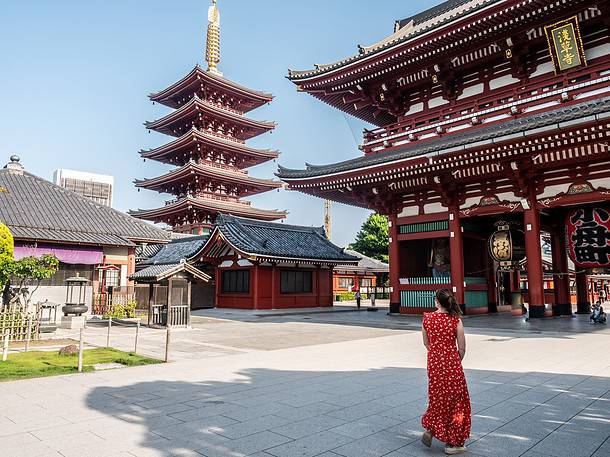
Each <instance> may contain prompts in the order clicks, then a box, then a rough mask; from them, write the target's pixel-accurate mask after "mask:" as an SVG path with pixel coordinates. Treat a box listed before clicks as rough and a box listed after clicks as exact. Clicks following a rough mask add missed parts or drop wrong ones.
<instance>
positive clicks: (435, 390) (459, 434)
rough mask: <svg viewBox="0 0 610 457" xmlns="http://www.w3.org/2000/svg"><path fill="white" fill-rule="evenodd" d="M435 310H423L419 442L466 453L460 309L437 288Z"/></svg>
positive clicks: (467, 399) (450, 296)
mask: <svg viewBox="0 0 610 457" xmlns="http://www.w3.org/2000/svg"><path fill="white" fill-rule="evenodd" d="M434 301H435V304H436V311H435V312H432V313H425V314H424V320H423V323H422V338H423V342H424V346H426V349H428V409H427V410H426V412H425V414H424V416H423V417H422V421H421V422H422V426H423V427H424V428H425V429H426V431H425V432H424V434H423V435H422V443H423V444H424V445H425V446H427V447H430V446H431V445H432V438H436V439H438V440H440V441H442V442H444V443H445V454H448V455H453V454H460V453H462V452H466V447H464V443H465V442H466V439H467V438H468V437H469V436H470V424H471V408H470V396H469V394H468V386H467V385H466V378H465V376H464V370H463V369H462V359H463V358H464V355H465V354H466V338H465V336H464V326H463V325H462V320H461V319H460V314H461V310H460V307H459V305H458V304H457V302H456V301H455V297H454V296H453V294H452V293H451V292H450V291H449V290H447V289H441V290H438V291H437V292H436V296H435V300H434Z"/></svg>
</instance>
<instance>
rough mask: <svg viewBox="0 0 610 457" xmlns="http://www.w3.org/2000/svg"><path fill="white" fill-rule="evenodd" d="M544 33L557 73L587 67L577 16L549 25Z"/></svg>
mask: <svg viewBox="0 0 610 457" xmlns="http://www.w3.org/2000/svg"><path fill="white" fill-rule="evenodd" d="M544 31H545V33H546V39H547V42H548V45H549V53H550V54H551V59H552V60H553V65H554V66H555V73H559V72H561V71H565V70H570V69H572V68H577V67H581V66H586V65H587V59H586V58H585V51H584V48H583V44H582V38H581V36H580V28H579V26H578V18H577V17H576V16H573V17H571V18H568V19H564V20H563V21H559V22H556V23H555V24H552V25H547V26H546V27H545V28H544Z"/></svg>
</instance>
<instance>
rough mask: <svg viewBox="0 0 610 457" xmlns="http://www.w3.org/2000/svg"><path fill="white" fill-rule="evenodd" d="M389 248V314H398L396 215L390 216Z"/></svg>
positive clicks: (398, 259)
mask: <svg viewBox="0 0 610 457" xmlns="http://www.w3.org/2000/svg"><path fill="white" fill-rule="evenodd" d="M389 219H390V220H389V222H390V227H389V235H390V240H389V241H390V243H389V244H390V246H389V255H390V259H389V264H390V287H391V292H390V312H391V313H398V312H400V290H399V286H400V281H399V278H400V258H399V256H400V249H399V244H398V217H397V216H396V214H392V215H390V218H389Z"/></svg>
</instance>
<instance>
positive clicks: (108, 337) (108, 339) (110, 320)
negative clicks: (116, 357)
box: [106, 316, 112, 348]
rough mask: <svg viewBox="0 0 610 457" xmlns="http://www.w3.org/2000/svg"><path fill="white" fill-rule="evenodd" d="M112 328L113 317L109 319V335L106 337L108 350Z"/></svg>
mask: <svg viewBox="0 0 610 457" xmlns="http://www.w3.org/2000/svg"><path fill="white" fill-rule="evenodd" d="M111 327H112V316H110V317H108V335H106V348H109V347H110V328H111Z"/></svg>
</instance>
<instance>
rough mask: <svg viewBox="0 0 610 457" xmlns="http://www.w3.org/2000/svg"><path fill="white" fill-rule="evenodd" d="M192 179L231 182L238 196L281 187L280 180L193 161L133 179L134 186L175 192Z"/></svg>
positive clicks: (200, 181)
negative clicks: (159, 173)
mask: <svg viewBox="0 0 610 457" xmlns="http://www.w3.org/2000/svg"><path fill="white" fill-rule="evenodd" d="M194 181H197V185H198V186H201V185H202V183H204V182H206V181H207V182H210V181H215V182H220V183H230V184H233V185H234V186H237V187H238V188H239V192H238V193H239V197H247V196H250V195H256V194H259V193H261V192H267V191H269V190H273V189H277V188H280V187H282V183H281V182H280V181H275V180H273V179H261V178H255V177H252V176H250V175H248V174H247V173H244V172H240V171H233V170H231V169H228V168H221V167H218V166H214V165H206V164H197V163H194V162H190V163H188V164H186V165H184V166H182V167H180V168H177V169H175V170H172V171H170V172H169V173H166V174H164V175H162V176H158V177H156V178H150V179H143V180H135V181H134V183H135V185H136V187H141V188H145V189H149V190H156V191H158V192H171V193H176V191H175V190H174V189H175V188H179V187H183V185H184V184H186V185H187V187H188V185H189V184H193V182H194Z"/></svg>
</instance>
